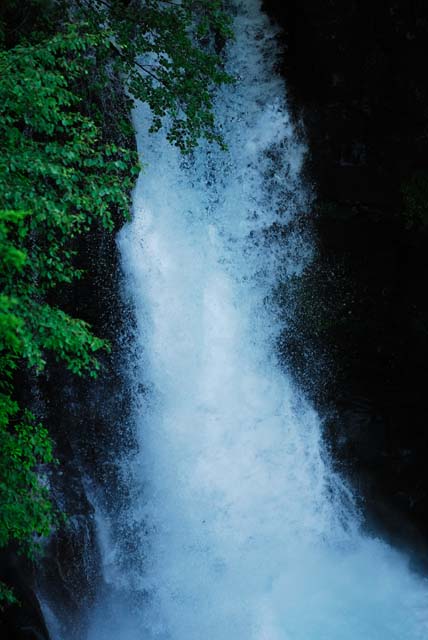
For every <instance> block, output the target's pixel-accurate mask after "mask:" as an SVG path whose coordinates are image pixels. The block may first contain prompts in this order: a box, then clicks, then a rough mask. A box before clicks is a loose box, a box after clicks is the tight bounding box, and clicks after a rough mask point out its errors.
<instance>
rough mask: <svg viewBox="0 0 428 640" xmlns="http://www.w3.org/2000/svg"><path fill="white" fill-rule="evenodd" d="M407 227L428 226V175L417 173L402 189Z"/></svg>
mask: <svg viewBox="0 0 428 640" xmlns="http://www.w3.org/2000/svg"><path fill="white" fill-rule="evenodd" d="M401 192H402V196H403V211H402V214H403V216H404V218H405V220H406V225H407V227H413V226H423V227H426V226H427V225H428V174H427V173H426V172H423V171H421V172H417V173H415V174H413V176H411V178H410V179H409V180H407V181H406V182H404V183H403V184H402V187H401Z"/></svg>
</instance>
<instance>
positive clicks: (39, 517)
mask: <svg viewBox="0 0 428 640" xmlns="http://www.w3.org/2000/svg"><path fill="white" fill-rule="evenodd" d="M230 36H231V32H230V25H229V20H228V18H227V17H226V15H225V14H224V13H223V11H222V7H221V2H220V1H218V0H196V1H193V2H192V1H190V0H182V1H181V2H178V1H177V2H175V1H173V0H171V1H167V0H164V1H161V0H139V1H132V0H131V1H130V2H125V1H121V0H109V1H107V0H77V1H76V2H71V1H70V2H68V1H65V0H58V1H55V0H24V1H21V0H6V2H4V3H3V4H2V6H1V8H0V260H1V269H0V547H5V546H7V545H8V544H10V543H12V542H13V543H15V544H17V545H18V547H19V548H21V549H22V550H23V551H24V552H26V553H27V554H28V555H30V556H31V555H32V554H34V552H35V550H36V549H37V547H38V539H39V537H40V536H45V535H47V534H48V533H49V531H50V530H51V528H52V526H53V525H54V524H55V521H56V515H55V513H54V510H53V508H52V504H51V502H50V500H49V492H48V488H47V485H46V482H45V481H44V480H43V475H42V474H41V468H42V467H43V465H46V464H49V463H51V462H53V459H54V458H53V443H52V441H51V439H50V437H49V435H48V433H47V431H46V429H45V428H44V427H43V426H42V425H40V424H39V421H38V420H37V417H35V416H34V415H32V414H31V412H29V411H28V410H27V409H26V408H25V407H23V406H21V404H20V394H19V390H18V389H17V380H18V379H22V375H23V372H25V371H33V372H36V373H37V372H41V371H43V369H44V368H45V367H46V366H47V361H48V357H54V358H56V359H57V360H58V361H59V362H62V363H63V364H64V366H65V367H66V368H68V369H69V370H70V371H71V372H73V373H75V374H77V375H85V374H89V375H90V376H95V375H96V374H97V371H98V369H99V362H98V359H97V355H98V354H99V353H100V351H102V350H106V349H108V348H109V346H108V343H107V342H106V341H105V340H103V339H101V338H98V337H96V336H94V335H93V333H92V331H91V327H90V326H89V325H88V324H87V323H86V322H84V321H83V320H81V319H78V318H74V317H72V316H71V315H69V314H68V313H66V312H65V311H64V309H63V308H62V306H63V305H62V291H63V290H64V287H68V286H70V284H71V283H72V282H73V281H74V280H76V279H78V278H79V277H81V275H82V274H81V271H80V270H79V269H78V268H77V266H76V265H77V258H78V256H77V247H78V242H77V241H78V239H79V237H81V236H83V235H87V234H90V233H91V232H92V231H93V229H94V228H96V227H97V228H98V227H99V226H100V225H101V226H102V227H104V229H105V230H106V231H107V232H111V231H112V230H113V228H114V221H115V220H116V221H117V220H123V219H125V218H126V216H127V215H128V211H129V207H130V193H131V190H132V186H133V183H134V180H135V177H136V175H137V174H138V171H139V167H138V162H137V157H136V153H135V151H134V148H133V146H132V145H131V144H130V143H129V140H130V136H131V135H132V128H131V125H130V119H129V115H130V110H131V107H132V102H133V101H134V100H137V99H138V100H142V101H144V102H146V103H148V104H149V106H150V107H151V112H152V114H153V117H152V120H151V122H150V123H149V125H148V126H149V128H150V130H151V131H157V130H159V128H161V127H162V126H164V127H165V129H166V135H167V137H168V139H169V140H170V141H171V143H172V144H174V145H176V146H178V147H179V148H180V150H181V151H182V152H183V153H190V152H191V150H192V149H193V148H194V146H195V145H196V144H197V143H198V141H199V140H200V139H201V138H205V139H207V140H209V141H211V142H216V143H218V144H220V145H223V140H222V138H221V135H220V134H219V132H218V131H217V130H216V127H215V121H214V116H213V111H212V89H213V87H215V86H216V85H220V84H222V83H227V82H232V78H231V77H230V76H229V75H228V74H226V73H225V72H224V70H223V68H222V64H221V57H220V56H219V54H218V53H216V51H215V44H216V42H217V46H218V44H219V43H221V42H222V41H223V40H224V39H225V38H228V37H230ZM123 86H124V87H126V91H127V94H126V96H127V97H124V94H123V92H122V103H123V104H124V105H125V109H124V110H123V112H121V113H118V114H117V118H116V121H115V122H114V124H112V126H111V127H110V128H109V127H107V126H106V124H105V121H106V117H107V115H106V107H105V106H103V99H104V97H105V96H106V95H107V94H109V93H110V94H111V93H112V92H113V93H114V91H115V88H116V87H123ZM110 124H111V123H110ZM40 465H42V467H41V466H40ZM2 598H3V600H6V601H11V600H12V599H13V596H12V594H11V592H10V590H8V588H7V587H6V586H5V585H1V584H0V600H1V599H2Z"/></svg>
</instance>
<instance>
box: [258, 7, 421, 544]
mask: <svg viewBox="0 0 428 640" xmlns="http://www.w3.org/2000/svg"><path fill="white" fill-rule="evenodd" d="M265 8H266V10H267V11H268V12H269V13H270V15H271V16H272V18H273V19H274V20H275V21H276V22H279V24H280V25H281V27H282V28H283V34H282V35H281V36H280V37H281V39H282V41H283V43H284V62H283V72H284V75H285V77H286V81H287V86H288V90H289V94H290V96H289V97H290V102H291V105H292V107H293V109H294V113H295V116H296V120H297V121H301V122H303V126H304V131H305V137H306V140H307V142H308V146H309V154H308V162H307V173H308V178H309V179H310V180H312V181H313V182H314V185H315V191H316V193H317V196H318V201H317V203H316V206H315V209H316V213H317V216H316V222H315V224H316V227H317V229H316V235H317V237H318V242H319V246H318V251H319V257H318V260H317V263H316V264H315V265H314V272H316V273H313V274H312V275H310V279H311V278H312V280H317V281H318V285H319V287H318V291H321V295H320V297H319V299H318V307H319V308H318V309H317V310H316V311H315V312H313V315H314V316H315V320H316V321H317V322H315V321H314V318H311V317H310V316H311V313H309V314H307V317H306V319H305V318H303V319H301V323H300V324H301V331H302V334H303V337H304V340H305V342H306V345H307V344H308V343H310V342H311V341H312V344H313V348H314V350H315V351H317V350H318V352H320V351H323V352H324V354H325V353H327V360H328V361H329V362H328V366H329V367H330V368H332V369H333V372H334V375H333V380H332V381H330V383H329V384H327V386H326V387H325V386H324V387H323V389H322V392H321V393H319V394H318V397H317V400H318V402H319V405H320V406H321V408H322V409H324V411H325V412H326V414H327V425H326V428H327V435H328V436H329V442H330V444H331V446H332V448H333V453H334V454H335V458H336V460H337V461H339V462H340V465H341V467H342V468H343V469H344V470H345V472H348V473H349V474H350V476H351V477H352V478H353V480H354V482H355V485H356V486H357V488H358V492H359V493H360V494H361V495H362V496H363V498H364V499H365V505H364V506H363V509H365V510H366V511H367V513H368V514H369V515H368V525H369V526H371V527H374V528H375V529H377V530H379V529H380V530H382V532H383V533H386V534H387V535H389V536H390V538H391V540H392V541H395V542H397V543H405V542H407V541H408V542H410V541H412V544H416V546H418V545H419V542H418V540H422V541H423V540H424V539H425V540H427V539H428V525H427V523H428V481H427V476H426V472H425V465H426V463H425V461H426V458H427V455H428V435H427V433H428V432H427V429H426V425H427V418H428V408H427V403H426V399H425V398H426V391H425V385H426V363H427V360H428V300H427V296H426V292H425V288H426V285H425V282H426V280H427V277H428V235H427V226H426V219H425V208H426V206H427V205H426V202H428V190H427V191H426V193H425V191H424V189H425V187H423V189H422V195H421V194H420V193H419V195H418V193H416V191H417V190H415V192H414V191H412V189H413V187H411V188H410V193H411V197H413V198H416V199H418V198H419V200H418V202H419V209H418V214H420V217H419V218H418V219H416V218H415V217H413V218H412V215H413V213H412V211H409V200H408V198H407V200H406V198H405V197H403V193H405V192H406V188H407V186H408V185H409V184H410V185H411V184H415V183H414V182H412V181H414V180H415V176H416V177H417V176H421V178H420V180H421V184H425V182H424V181H425V180H427V176H428V76H427V74H426V61H427V60H428V5H427V4H426V3H425V2H422V1H420V2H418V1H415V2H408V1H407V0H395V1H393V0H390V1H389V2H386V3H373V2H371V3H370V2H366V1H363V2H360V1H359V2H356V1H353V0H350V1H349V2H341V1H339V0H325V1H324V2H319V1H318V2H317V1H315V0H284V1H282V2H279V1H277V0H265ZM408 193H409V192H408ZM425 195H426V198H425ZM413 202H414V201H413ZM320 281H321V282H320ZM317 323H318V324H317ZM320 324H322V326H320ZM315 325H316V326H315ZM296 349H297V350H298V348H296ZM296 359H297V360H299V356H298V355H297V356H296ZM301 359H302V356H301V355H300V360H301ZM305 367H306V375H307V376H309V377H310V375H311V365H310V363H309V362H306V363H305ZM332 407H335V410H334V412H333V410H332ZM421 544H422V542H421Z"/></svg>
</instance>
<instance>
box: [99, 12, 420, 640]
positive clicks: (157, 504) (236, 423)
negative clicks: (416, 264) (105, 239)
mask: <svg viewBox="0 0 428 640" xmlns="http://www.w3.org/2000/svg"><path fill="white" fill-rule="evenodd" d="M235 32H236V41H235V42H234V43H232V44H231V45H230V46H229V48H228V51H227V65H228V68H229V70H231V71H232V72H233V73H234V74H235V75H237V76H238V82H237V84H236V86H233V87H227V88H225V89H223V90H222V91H220V92H219V95H218V99H217V108H216V110H217V117H218V121H219V123H220V124H221V126H222V127H223V132H224V137H225V139H226V141H227V144H228V146H229V151H228V152H227V153H223V152H221V151H217V150H215V149H213V148H212V147H208V146H204V145H202V146H201V148H200V149H199V150H198V151H197V152H196V153H195V156H194V158H193V159H192V161H188V160H187V161H184V160H183V158H182V157H180V154H179V153H178V152H177V150H175V149H174V148H172V147H171V146H170V145H168V143H167V142H166V140H165V139H164V137H163V135H162V134H157V135H156V136H149V135H147V134H146V122H147V120H148V113H147V112H146V108H145V107H144V106H139V107H138V108H137V109H136V111H135V126H136V130H137V140H138V145H139V149H140V153H141V156H142V160H143V162H144V163H146V165H147V166H146V169H145V170H144V172H143V173H142V175H141V177H140V179H139V182H138V185H137V188H136V192H135V196H134V217H133V221H132V222H131V223H130V224H129V225H127V227H126V228H125V229H124V230H123V232H122V233H121V235H120V239H119V242H120V248H121V252H122V256H123V265H124V271H125V277H126V281H127V285H128V288H129V291H130V292H131V295H132V298H133V301H134V304H135V309H136V316H137V320H138V328H137V336H136V340H137V342H138V344H137V347H136V350H135V351H136V353H137V354H138V357H137V362H136V363H134V365H135V367H134V370H133V373H134V375H135V380H134V384H135V387H136V389H137V387H138V386H142V387H143V388H144V390H143V391H140V392H138V391H136V395H137V397H138V403H137V405H138V406H137V408H136V411H135V414H136V415H135V421H136V426H137V429H138V439H139V450H138V453H137V454H136V456H135V457H133V458H132V459H131V460H129V459H128V460H126V462H125V466H124V473H125V474H126V475H128V477H129V485H130V487H131V491H132V500H131V508H130V510H129V513H128V514H127V522H126V524H124V523H122V529H121V530H122V532H123V531H124V530H126V529H128V531H130V532H132V534H129V536H125V537H124V538H126V540H125V541H124V538H123V537H121V536H118V535H117V534H112V533H110V534H108V528H107V527H106V526H105V525H102V526H101V531H102V534H103V535H102V542H103V548H104V564H105V578H106V581H107V583H109V585H110V588H109V589H108V590H107V591H108V592H107V593H106V594H103V595H102V597H100V602H99V605H98V606H97V608H96V610H95V611H94V612H93V616H92V623H91V628H90V630H89V633H88V638H89V639H90V640H104V639H106V640H107V639H110V638H111V639H113V638H114V640H143V639H144V640H155V639H156V640H161V639H162V640H417V639H420V640H422V639H423V638H424V639H425V640H426V638H427V637H428V613H427V609H428V603H427V594H428V591H427V589H426V585H425V583H424V581H423V580H422V579H421V578H419V577H416V576H414V575H413V574H412V573H411V572H410V571H409V569H408V568H407V565H406V560H405V559H404V558H403V557H401V556H400V555H399V554H398V553H396V552H394V551H392V550H391V549H390V548H388V547H387V546H386V545H384V544H383V543H381V542H380V541H376V540H371V539H368V538H364V537H363V536H362V535H361V534H360V533H359V532H358V518H357V516H356V515H355V513H354V510H353V507H352V500H351V499H350V497H349V492H348V491H347V488H346V486H345V485H344V484H343V483H341V481H340V479H339V478H338V477H337V476H336V475H335V474H334V473H333V472H332V470H331V468H330V466H329V463H328V460H327V457H326V456H325V454H324V451H323V446H322V438H321V427H320V422H319V419H318V417H317V415H316V413H315V412H314V411H313V409H312V408H311V407H310V406H309V405H308V403H307V402H306V400H305V399H304V398H303V397H302V395H301V394H300V393H299V390H298V389H296V387H295V385H294V384H293V382H292V381H291V380H290V379H289V377H288V376H286V375H285V374H284V373H283V371H281V369H280V367H279V366H278V363H277V359H276V357H275V338H276V336H277V335H278V331H279V330H280V329H281V325H280V323H279V321H278V319H277V318H276V316H275V312H274V309H273V305H272V304H270V303H269V300H270V296H271V294H272V291H273V289H274V287H275V284H276V283H277V282H278V279H279V278H282V279H284V278H287V277H290V276H295V275H296V274H297V275H298V274H299V273H300V272H301V271H302V269H303V268H304V266H305V264H306V263H307V261H308V260H309V259H310V257H311V246H310V243H309V242H308V241H307V240H306V239H305V238H304V237H303V236H302V235H301V234H299V233H298V232H297V231H296V226H295V225H294V226H293V224H292V223H293V220H295V218H296V216H297V215H298V213H299V210H301V209H302V208H303V207H304V206H305V203H306V202H307V196H306V193H305V189H304V186H303V184H302V181H301V178H300V169H301V164H302V158H303V153H304V150H303V149H302V147H301V145H300V144H299V143H298V141H297V140H296V138H295V136H294V133H293V129H292V127H291V124H290V121H289V116H288V113H287V108H286V103H285V96H284V88H283V84H282V80H281V79H280V78H279V77H278V76H277V75H276V74H275V72H274V65H275V56H276V53H275V51H276V44H275V34H274V32H273V30H272V28H271V27H270V25H269V23H268V20H267V18H266V17H265V16H264V15H263V14H262V13H261V10H260V2H259V0H245V2H243V3H242V5H241V6H240V7H239V9H238V15H237V17H236V20H235ZM279 228H281V229H284V228H287V229H288V233H286V234H284V233H281V234H279V233H277V231H278V229H279ZM284 235H285V237H286V239H285V240H284ZM281 238H282V239H281ZM130 537H131V538H132V540H133V546H132V548H130V544H129V539H130Z"/></svg>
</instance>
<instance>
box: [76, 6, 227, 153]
mask: <svg viewBox="0 0 428 640" xmlns="http://www.w3.org/2000/svg"><path fill="white" fill-rule="evenodd" d="M78 4H79V6H80V7H81V10H82V15H83V18H84V20H86V21H87V24H88V28H90V29H91V30H92V31H93V32H97V31H98V30H99V25H100V24H103V25H104V34H105V35H107V36H108V38H109V43H110V55H112V58H113V62H112V64H113V69H114V70H115V71H116V73H119V74H123V76H124V77H125V78H126V79H127V83H128V87H129V91H130V93H131V95H132V96H133V97H134V98H136V99H139V100H141V101H143V102H147V103H148V104H149V106H150V108H151V111H152V115H153V119H152V122H151V125H150V131H152V132H155V131H158V130H159V129H160V128H161V126H162V125H164V126H165V127H166V130H167V138H168V139H169V140H170V142H171V143H173V144H174V145H177V146H178V147H179V148H180V150H181V151H182V152H184V153H188V152H190V151H191V150H192V149H193V148H194V147H195V145H196V144H197V143H198V140H199V139H200V138H206V139H207V140H209V141H210V142H214V141H215V142H217V143H219V144H220V145H221V146H224V142H223V139H222V137H221V134H220V133H219V132H218V131H216V128H215V121H214V114H213V110H212V91H211V88H212V86H213V85H221V84H223V83H231V82H233V78H232V77H231V76H230V75H229V74H227V73H226V72H225V71H224V70H223V68H222V65H221V58H220V56H219V55H218V54H217V53H216V52H215V47H214V46H213V43H210V39H211V38H210V36H212V34H214V35H215V37H216V39H217V43H219V42H222V41H224V40H225V39H228V38H230V37H232V31H231V27H230V19H229V17H228V16H227V15H226V14H225V13H224V12H223V11H222V2H221V0H181V2H175V1H167V0H139V1H131V2H123V1H121V0H110V1H107V0H95V2H94V1H93V0H79V3H78ZM214 44H215V43H214Z"/></svg>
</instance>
